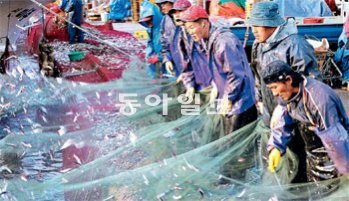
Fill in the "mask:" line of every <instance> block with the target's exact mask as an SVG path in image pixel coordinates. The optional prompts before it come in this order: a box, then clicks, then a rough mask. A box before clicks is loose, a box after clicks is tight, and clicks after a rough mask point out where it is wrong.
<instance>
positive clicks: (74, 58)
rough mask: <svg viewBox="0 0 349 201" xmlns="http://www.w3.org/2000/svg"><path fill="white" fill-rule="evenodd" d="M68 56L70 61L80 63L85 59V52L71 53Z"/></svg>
mask: <svg viewBox="0 0 349 201" xmlns="http://www.w3.org/2000/svg"><path fill="white" fill-rule="evenodd" d="M68 56H69V59H70V61H79V60H81V59H83V58H85V52H70V53H69V54H68Z"/></svg>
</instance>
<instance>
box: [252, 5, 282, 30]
mask: <svg viewBox="0 0 349 201" xmlns="http://www.w3.org/2000/svg"><path fill="white" fill-rule="evenodd" d="M285 22H286V20H285V19H284V18H282V17H281V16H280V14H279V6H278V4H276V3H274V2H270V1H263V2H257V3H255V4H253V8H252V12H251V17H250V19H248V20H247V21H246V24H249V25H251V26H261V27H278V26H280V25H282V24H284V23H285Z"/></svg>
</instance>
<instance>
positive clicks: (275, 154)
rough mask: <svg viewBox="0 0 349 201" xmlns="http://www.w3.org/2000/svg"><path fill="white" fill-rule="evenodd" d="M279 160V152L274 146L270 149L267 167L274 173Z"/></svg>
mask: <svg viewBox="0 0 349 201" xmlns="http://www.w3.org/2000/svg"><path fill="white" fill-rule="evenodd" d="M280 160H281V152H280V151H279V150H277V149H276V148H274V149H272V150H271V152H270V153H269V158H268V169H269V171H270V172H272V173H274V172H275V169H276V168H277V167H278V166H279V164H280Z"/></svg>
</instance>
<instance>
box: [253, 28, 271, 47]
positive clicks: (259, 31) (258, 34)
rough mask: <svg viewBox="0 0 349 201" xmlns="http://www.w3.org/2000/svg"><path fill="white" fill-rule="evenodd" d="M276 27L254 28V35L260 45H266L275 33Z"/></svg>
mask: <svg viewBox="0 0 349 201" xmlns="http://www.w3.org/2000/svg"><path fill="white" fill-rule="evenodd" d="M275 29H276V27H258V26H252V33H253V35H254V37H255V38H256V40H257V42H258V43H264V42H265V41H266V40H267V39H268V38H269V37H270V36H271V35H272V34H273V33H274V31H275Z"/></svg>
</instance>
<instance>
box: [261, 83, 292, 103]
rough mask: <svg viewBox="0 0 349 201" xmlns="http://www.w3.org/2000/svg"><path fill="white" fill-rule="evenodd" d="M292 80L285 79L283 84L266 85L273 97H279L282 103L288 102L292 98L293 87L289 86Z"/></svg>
mask: <svg viewBox="0 0 349 201" xmlns="http://www.w3.org/2000/svg"><path fill="white" fill-rule="evenodd" d="M291 83H292V79H291V78H290V79H287V80H286V81H285V82H273V83H270V84H268V85H267V87H268V88H269V89H271V91H272V92H273V95H274V96H277V97H280V98H281V99H282V100H284V101H288V100H290V99H291V98H292V97H293V94H294V87H292V85H291Z"/></svg>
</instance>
